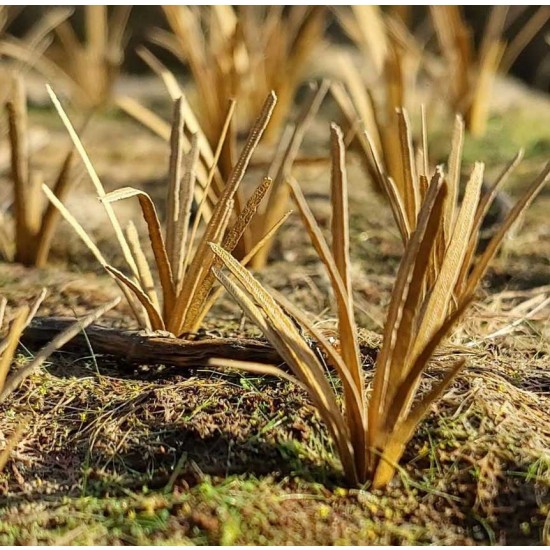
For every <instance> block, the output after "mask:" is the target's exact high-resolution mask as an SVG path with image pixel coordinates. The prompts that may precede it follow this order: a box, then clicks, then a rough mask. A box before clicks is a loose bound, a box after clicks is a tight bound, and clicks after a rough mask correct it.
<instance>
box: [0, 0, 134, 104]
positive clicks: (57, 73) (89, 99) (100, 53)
mask: <svg viewBox="0 0 550 550" xmlns="http://www.w3.org/2000/svg"><path fill="white" fill-rule="evenodd" d="M130 10H131V6H116V7H114V8H113V9H112V13H111V14H109V13H108V12H109V6H84V37H83V40H81V39H80V38H79V37H78V34H77V32H76V30H75V27H74V26H73V25H72V24H71V23H70V22H69V19H70V17H71V15H72V14H73V10H70V9H51V10H49V11H48V12H47V13H46V14H45V15H44V17H43V18H42V19H41V21H40V25H38V24H37V30H34V31H33V34H32V35H31V36H30V37H28V38H26V39H24V40H22V39H16V38H13V37H9V38H6V39H4V40H3V41H2V42H1V43H0V53H3V54H4V55H6V56H8V57H11V58H14V59H17V60H19V61H21V62H23V63H24V64H25V66H27V67H30V68H34V69H35V70H36V71H38V72H39V73H40V74H42V75H43V76H44V77H46V78H47V79H48V80H49V81H52V82H56V85H57V86H59V87H60V88H61V89H62V90H63V92H64V93H66V94H67V95H69V97H70V98H71V101H72V102H73V103H74V104H75V105H77V106H79V107H81V108H83V109H95V108H97V107H101V106H103V105H105V103H107V102H108V101H109V100H110V99H111V94H112V91H113V86H114V83H115V81H116V79H117V77H118V75H119V73H120V68H121V66H122V62H123V60H124V46H125V40H126V35H125V32H126V25H127V23H128V17H129V15H130ZM37 31H40V32H37ZM52 31H53V32H54V33H55V37H51V36H50V34H51V32H52Z"/></svg>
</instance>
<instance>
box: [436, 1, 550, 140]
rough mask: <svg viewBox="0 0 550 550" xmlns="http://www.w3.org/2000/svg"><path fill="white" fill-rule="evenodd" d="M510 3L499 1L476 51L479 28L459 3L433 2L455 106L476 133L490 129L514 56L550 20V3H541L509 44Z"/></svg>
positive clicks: (444, 81) (444, 78)
mask: <svg viewBox="0 0 550 550" xmlns="http://www.w3.org/2000/svg"><path fill="white" fill-rule="evenodd" d="M508 10H509V6H494V7H493V8H492V10H491V13H490V15H489V18H488V20H487V23H486V25H485V28H484V29H483V34H482V36H483V40H482V41H481V44H480V46H479V48H478V50H477V51H476V48H475V44H474V33H473V30H472V29H471V28H470V26H469V25H468V24H467V22H466V21H465V19H464V17H463V15H462V11H461V9H460V6H430V12H431V15H432V21H433V25H434V27H435V31H436V34H437V39H438V43H439V47H440V49H441V53H442V55H443V58H444V64H445V69H446V70H445V71H444V73H443V76H442V79H441V80H442V84H443V87H444V89H445V88H446V89H447V90H448V91H447V94H448V101H449V105H450V109H451V110H452V111H453V112H458V113H461V114H462V115H463V117H464V120H465V121H466V127H467V129H468V130H469V131H470V132H471V133H472V135H474V136H481V135H483V134H484V133H485V130H486V127H487V120H488V117H489V105H490V100H491V93H492V89H493V83H494V80H495V77H496V75H497V74H498V73H499V72H501V73H506V72H508V71H509V70H510V68H511V66H512V65H513V63H514V61H515V60H516V59H517V57H518V56H519V54H520V53H521V52H522V51H523V49H524V48H525V47H526V46H527V45H528V44H529V42H530V41H531V40H532V39H533V37H534V36H535V35H536V34H537V32H538V31H539V30H540V29H541V28H543V27H544V25H545V24H546V23H547V22H548V21H549V20H550V7H548V6H541V7H539V8H538V9H537V10H536V11H535V12H534V13H533V15H532V16H531V17H530V18H529V20H528V21H527V22H526V23H525V24H524V26H523V27H522V29H521V30H520V31H519V32H518V33H517V34H516V36H515V37H514V38H513V39H512V40H511V41H510V42H509V43H507V42H506V40H505V38H504V32H505V30H506V27H507V19H508Z"/></svg>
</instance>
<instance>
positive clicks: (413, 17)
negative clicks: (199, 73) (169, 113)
mask: <svg viewBox="0 0 550 550" xmlns="http://www.w3.org/2000/svg"><path fill="white" fill-rule="evenodd" d="M491 8H492V6H473V5H472V6H463V7H462V10H463V14H464V17H465V19H466V21H467V22H468V24H469V25H471V27H472V28H473V29H474V32H475V39H476V42H479V41H480V40H481V38H482V34H483V30H484V28H485V24H486V22H487V19H488V16H489V13H490V10H491ZM537 8H538V6H510V9H509V15H508V18H507V19H508V22H507V28H506V31H505V37H506V38H511V37H513V36H515V35H516V34H517V33H518V30H519V29H521V28H522V26H523V25H524V24H525V23H526V22H527V21H528V20H529V18H530V17H531V16H532V14H533V13H534V12H535V11H536V9H537ZM13 9H14V10H16V12H17V13H16V15H15V16H14V18H13V21H12V23H11V24H10V27H9V31H8V32H9V33H10V34H13V35H14V36H16V37H21V36H23V35H24V34H25V32H26V31H28V30H29V29H30V28H31V27H32V25H33V24H34V23H36V21H37V20H38V19H39V18H40V17H41V16H42V15H43V14H44V13H45V12H46V11H47V10H49V9H51V7H49V6H25V7H24V9H22V8H13ZM74 9H75V14H74V16H73V17H72V21H73V24H74V25H75V28H76V29H77V31H82V27H83V21H84V10H83V8H82V6H75V7H74ZM237 9H238V8H237ZM384 9H393V10H395V11H396V12H397V13H399V15H400V17H402V18H404V19H405V21H406V22H407V24H408V25H409V26H410V28H412V29H413V30H414V31H415V33H421V34H425V33H426V32H428V31H429V27H430V23H429V19H430V15H429V10H428V8H427V7H426V6H391V7H389V8H384ZM153 27H160V28H166V19H165V17H164V15H163V13H162V11H161V10H160V8H159V6H135V7H133V8H132V12H131V14H130V20H129V27H128V28H129V32H128V44H127V46H128V47H127V49H126V54H125V61H124V66H123V69H124V70H125V71H127V72H131V73H142V72H148V71H149V70H148V68H147V66H146V65H145V64H144V63H143V61H142V60H141V59H140V58H139V57H138V55H137V54H136V51H135V50H136V47H137V46H139V45H141V44H144V43H147V42H148V33H149V32H150V30H151V29H152V28H153ZM327 36H329V37H330V38H331V39H332V40H334V41H336V42H339V43H346V42H349V39H348V38H347V37H346V36H345V34H344V33H343V32H342V30H341V28H340V26H339V25H338V23H337V21H336V18H335V16H334V15H330V16H329V22H328V25H327ZM434 43H435V37H434V39H433V40H431V42H430V43H429V44H431V45H434ZM549 44H550V24H548V23H547V24H546V25H545V26H544V27H543V28H542V29H541V30H539V31H538V32H537V34H536V36H535V37H534V39H533V40H531V41H530V43H529V44H528V45H527V46H526V47H525V49H524V50H523V51H522V52H521V53H520V55H519V56H518V58H517V59H516V61H515V62H514V64H513V66H512V68H511V71H510V74H512V75H513V76H515V77H517V78H519V79H521V80H523V81H524V82H526V83H527V84H529V85H530V86H533V87H534V88H537V89H539V90H543V91H546V92H550V45H549ZM151 50H152V51H153V52H154V53H155V55H157V56H158V57H159V58H160V59H161V60H162V61H163V62H165V63H166V64H167V65H168V66H169V67H170V68H173V67H178V69H179V70H181V69H182V67H181V65H180V64H178V63H177V62H176V61H175V59H174V57H173V56H172V55H170V54H169V53H167V52H166V51H165V50H162V49H161V48H156V47H154V46H151Z"/></svg>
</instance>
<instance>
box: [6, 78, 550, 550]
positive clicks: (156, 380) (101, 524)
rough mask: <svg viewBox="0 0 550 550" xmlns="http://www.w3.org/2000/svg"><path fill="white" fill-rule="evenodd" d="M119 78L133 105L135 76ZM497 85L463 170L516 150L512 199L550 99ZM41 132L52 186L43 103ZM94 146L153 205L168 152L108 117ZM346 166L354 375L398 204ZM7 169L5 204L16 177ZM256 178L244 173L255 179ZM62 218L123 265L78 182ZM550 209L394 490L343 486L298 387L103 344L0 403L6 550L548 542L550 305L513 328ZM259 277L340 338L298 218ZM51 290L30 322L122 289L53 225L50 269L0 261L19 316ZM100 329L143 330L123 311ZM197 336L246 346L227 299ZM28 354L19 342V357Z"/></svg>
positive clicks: (56, 139) (541, 294) (381, 293)
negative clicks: (156, 361) (145, 357)
mask: <svg viewBox="0 0 550 550" xmlns="http://www.w3.org/2000/svg"><path fill="white" fill-rule="evenodd" d="M125 84H126V86H127V87H128V89H130V90H132V92H135V93H137V92H138V90H139V86H136V84H135V82H134V81H132V80H130V79H128V80H127V81H125ZM499 86H500V88H498V90H500V91H501V92H502V91H503V90H504V92H502V93H497V94H495V96H498V105H497V106H496V109H495V114H494V115H493V116H492V118H491V120H490V125H489V130H488V133H487V136H486V138H485V139H484V140H478V141H474V140H471V139H469V138H468V140H467V143H466V153H465V156H466V159H465V160H466V162H465V173H467V172H468V170H469V166H470V163H471V162H473V161H474V160H484V161H486V162H487V170H488V174H489V180H490V176H491V175H494V174H495V173H496V171H497V170H498V168H499V167H501V166H502V164H503V163H504V162H505V161H506V160H508V159H509V158H510V156H511V155H512V154H514V153H515V151H516V149H517V148H518V147H519V146H523V147H525V149H526V158H525V161H524V162H523V163H522V165H521V167H520V168H519V170H518V171H517V173H516V175H515V176H514V177H513V178H512V180H511V181H510V182H509V184H508V186H507V188H506V191H507V193H509V195H510V196H511V197H514V196H517V194H518V192H520V191H521V189H522V188H523V187H524V186H525V185H527V184H528V183H529V182H530V181H531V179H532V177H534V175H535V174H536V173H537V171H540V169H542V166H543V165H544V162H545V161H547V160H548V158H549V153H550V130H549V128H550V101H549V100H548V99H547V98H544V97H541V96H536V95H534V94H533V93H532V92H529V91H527V90H525V89H523V88H521V86H519V85H517V84H515V83H511V82H504V83H500V84H499ZM145 89H146V90H147V94H150V95H148V97H147V98H146V99H147V100H149V101H151V100H152V99H151V98H152V97H153V99H154V97H155V94H156V96H157V97H158V98H162V97H163V95H162V89H161V88H160V86H158V89H157V88H155V86H154V85H147V86H144V90H145ZM151 90H153V93H151ZM36 97H40V93H39V92H37V94H36ZM158 101H160V99H159V100H158ZM333 114H334V109H333V108H332V107H331V106H330V105H328V106H326V107H325V108H324V109H323V110H322V112H321V114H320V116H319V121H318V122H317V123H316V125H315V126H314V128H313V129H312V131H310V132H309V134H308V137H307V140H306V145H305V147H304V151H306V153H307V154H314V155H326V153H327V143H328V122H329V120H330V118H331V117H332V116H333ZM77 118H78V116H77ZM31 122H32V127H33V128H34V131H38V130H39V129H42V130H47V131H48V132H49V134H48V136H49V137H48V140H47V142H46V143H45V144H44V146H43V147H42V148H41V149H40V150H38V151H37V152H36V153H35V155H34V163H35V165H36V167H39V168H40V169H41V170H42V173H43V174H44V177H45V180H46V181H49V179H48V178H49V177H51V174H53V173H54V171H55V168H56V165H58V163H59V162H60V159H61V158H62V157H63V155H64V153H65V151H66V148H67V147H68V143H69V142H68V138H67V136H66V135H65V133H64V131H63V129H62V126H61V124H60V122H59V121H58V120H57V119H56V117H55V115H54V114H53V112H52V111H51V110H50V109H49V108H46V107H44V106H40V105H39V102H38V103H36V104H35V107H34V108H33V109H31ZM448 129H449V126H448V124H445V123H444V122H441V120H440V119H439V118H437V122H434V125H433V134H432V136H431V142H432V146H433V149H432V151H433V153H434V155H435V157H436V158H439V159H441V160H443V159H444V158H445V155H446V153H447V151H448V149H447V144H448V143H449V141H448V136H449V131H448ZM85 143H86V146H87V149H88V151H89V154H90V156H91V158H92V161H93V162H94V164H95V166H96V169H97V171H98V173H99V174H100V176H101V177H102V179H103V181H104V183H105V186H106V187H107V188H108V189H115V188H117V187H120V186H123V185H132V186H135V187H141V188H144V189H146V190H148V191H149V192H150V193H151V194H152V195H153V196H154V197H155V199H159V200H161V199H162V195H163V192H164V190H163V188H162V180H163V178H164V177H165V175H166V168H167V158H168V148H167V146H166V144H164V143H163V142H162V141H161V140H160V139H158V138H156V137H154V136H152V135H151V134H150V133H148V132H147V131H146V130H144V129H143V128H141V127H140V126H139V125H138V124H136V123H134V122H132V121H130V120H129V119H128V118H126V117H125V116H124V115H122V114H121V113H118V112H116V111H114V110H109V111H107V112H106V113H103V114H101V115H97V116H96V117H95V118H94V119H93V120H92V121H91V123H90V125H89V127H88V129H87V133H86V135H85ZM2 147H6V144H5V140H4V141H3V142H2ZM0 153H3V152H1V151H0ZM0 158H4V157H3V156H2V154H0ZM348 165H349V171H350V191H351V195H352V200H351V207H350V209H351V217H352V231H351V238H352V255H353V285H354V289H355V290H356V295H357V310H358V311H357V314H358V319H359V322H360V325H361V326H362V327H363V328H362V332H361V335H362V338H363V340H364V343H365V345H366V346H367V347H368V348H370V349H372V353H371V354H369V355H367V356H365V365H364V366H365V371H366V376H367V379H370V377H372V365H373V360H374V357H375V355H376V350H377V349H378V346H379V344H380V338H379V336H378V334H379V333H380V332H381V326H382V323H383V322H384V312H385V309H386V306H387V304H388V300H389V294H390V291H391V286H392V282H393V276H394V273H395V268H396V266H397V263H398V261H399V257H400V253H401V245H400V241H399V238H398V234H397V230H396V228H395V226H394V224H393V222H392V218H391V213H390V211H389V208H387V206H386V205H385V203H384V200H383V199H382V198H381V197H380V196H378V195H377V194H376V193H374V192H373V191H372V189H371V187H370V184H369V182H368V179H367V176H366V175H365V174H364V173H363V171H362V169H361V165H360V162H359V160H358V158H357V157H356V156H355V155H353V154H350V155H349V159H348ZM328 166H329V165H328V162H323V161H322V160H320V161H319V162H318V163H316V164H315V165H313V166H298V167H297V168H296V170H295V176H296V178H297V179H298V181H300V183H301V184H302V186H303V188H304V191H305V194H306V196H307V197H308V198H309V199H310V201H311V205H312V208H313V209H314V211H315V213H316V215H317V217H318V219H319V220H320V221H321V222H323V223H324V225H325V227H326V222H327V220H328V215H329V211H330V210H329V203H328V193H327V192H328V183H329V180H328V178H329V172H330V171H329V170H328ZM1 169H2V170H3V172H4V173H3V175H2V180H3V181H2V183H1V186H0V193H2V196H3V197H5V196H7V193H8V189H9V188H8V184H7V165H2V166H1ZM261 175H262V172H261V170H258V169H256V170H254V171H253V172H252V173H251V174H250V177H249V182H251V183H253V182H256V181H258V178H259V177H261ZM69 208H70V209H71V210H72V211H73V212H74V213H75V215H76V217H77V218H79V219H80V220H84V221H85V223H86V227H88V228H89V229H90V231H91V233H92V234H93V235H94V236H95V238H96V240H97V241H98V243H99V245H100V248H101V249H102V250H103V251H104V253H105V255H106V256H107V257H109V258H113V256H114V255H115V254H116V252H115V251H114V250H113V245H112V244H111V243H112V235H111V234H110V233H109V231H108V228H107V224H106V222H105V219H104V218H103V211H102V209H101V207H100V205H99V203H98V202H97V200H96V199H95V197H94V195H93V190H92V186H91V183H90V182H89V180H88V179H87V178H82V180H81V181H80V183H79V184H78V185H77V186H76V188H75V189H74V191H73V192H72V193H71V197H70V200H69ZM117 212H118V213H120V217H121V218H122V219H130V218H132V219H135V220H139V218H140V216H139V213H138V212H137V210H135V205H133V204H132V201H128V202H127V203H125V204H122V205H117ZM548 212H550V189H549V188H548V187H547V188H546V189H545V190H543V192H542V194H541V195H540V196H539V198H538V199H537V201H536V202H535V203H534V204H533V206H532V207H531V209H530V210H529V211H528V213H527V214H526V216H525V218H524V219H523V220H522V223H521V226H520V227H518V228H517V230H516V231H515V233H514V234H513V237H512V238H510V239H508V241H507V242H506V244H505V247H504V250H503V252H502V254H501V255H500V256H499V257H498V259H497V260H496V261H495V262H494V264H493V267H492V269H491V270H490V274H489V276H488V277H487V278H486V280H485V281H484V285H483V288H482V289H481V290H480V292H479V300H478V301H477V302H476V305H475V306H473V307H472V309H471V310H470V313H469V314H468V315H467V317H466V319H465V321H464V322H463V323H462V324H461V325H460V326H459V327H458V328H457V330H456V331H455V333H454V334H453V336H452V338H451V342H450V343H449V346H447V347H445V348H444V349H442V350H440V352H439V354H438V355H437V357H436V359H435V360H434V362H433V365H432V367H431V368H430V371H429V373H428V375H427V376H426V377H425V381H424V386H425V388H428V387H429V386H430V380H433V379H434V377H437V376H438V373H439V371H440V368H441V365H442V364H443V363H444V362H445V361H446V358H447V357H448V356H449V355H450V354H451V353H452V354H454V355H456V354H457V353H460V354H464V355H466V356H467V367H466V368H465V369H464V371H463V372H462V374H461V375H460V376H459V377H458V378H457V379H456V381H455V382H454V383H453V384H452V386H451V388H450V389H449V391H448V392H447V393H446V394H445V395H444V397H443V398H442V399H441V400H440V401H439V402H438V403H437V405H436V406H435V407H433V410H432V412H431V414H430V416H429V417H428V418H427V419H426V420H425V421H424V422H423V423H422V424H421V426H420V428H419V429H418V431H417V433H416V435H415V437H414V438H413V440H412V441H411V442H410V444H409V445H408V447H407V451H406V454H405V456H404V458H403V460H402V469H401V470H400V471H399V474H398V476H397V477H396V479H394V481H393V482H392V484H391V486H390V487H389V488H388V489H387V490H385V491H371V490H369V488H368V487H364V488H362V489H355V488H354V489H350V488H348V487H346V485H345V482H344V480H343V479H342V477H341V473H340V469H339V464H338V461H337V459H336V457H335V454H334V452H333V449H332V446H331V443H330V440H329V438H328V435H327V432H326V430H325V428H324V426H323V425H322V424H321V422H320V420H319V418H318V417H317V415H316V413H315V411H314V409H313V407H312V406H311V404H310V403H309V401H308V399H307V397H306V395H305V394H304V392H302V391H301V390H300V389H298V388H296V387H294V386H292V385H291V384H289V383H287V382H283V381H278V380H273V379H269V378H261V377H254V376H250V375H246V376H245V375H240V374H236V373H230V372H220V371H214V370H208V369H189V370H185V371H181V370H180V371H177V370H175V369H170V368H165V369H162V368H149V369H143V368H140V369H137V368H132V367H129V366H127V365H124V364H122V363H118V362H117V361H116V360H114V359H112V358H109V357H103V356H99V355H97V354H95V353H94V352H93V349H90V352H89V353H87V354H74V353H68V352H63V353H58V354H56V355H55V356H54V357H53V358H52V359H51V360H50V361H49V362H48V363H47V366H46V368H44V369H43V370H41V371H40V372H38V373H36V374H35V375H33V376H32V377H31V378H30V379H28V380H27V381H26V382H25V383H24V384H23V386H22V387H20V388H19V389H18V391H17V392H16V393H15V394H14V395H13V397H12V399H11V400H10V401H9V402H8V403H6V404H4V405H2V406H1V407H0V447H1V446H2V445H3V443H4V441H5V439H6V437H7V436H9V434H10V433H12V431H13V430H14V428H15V426H16V425H17V424H18V423H19V422H20V420H21V418H25V419H26V420H25V423H26V430H25V434H24V437H23V439H22V441H21V443H20V444H19V445H18V447H17V449H16V451H15V452H14V454H13V458H12V460H11V461H10V462H9V463H8V465H7V467H6V469H5V471H4V472H3V473H2V474H0V543H1V544H4V545H14V544H58V545H59V544H206V543H209V544H289V543H290V544H317V543H319V544H358V543H364V544H368V543H371V544H389V543H395V544H435V543H437V544H479V543H485V544H521V545H524V544H525V545H526V544H540V543H543V542H549V541H550V422H549V421H548V411H549V410H550V360H549V355H548V354H549V352H550V324H549V323H548V319H549V314H550V307H549V306H548V303H546V306H545V307H542V308H540V309H539V311H538V312H536V314H535V315H534V316H533V317H532V318H530V319H525V318H524V317H525V315H526V314H527V313H528V312H529V311H530V310H531V309H533V308H534V307H536V306H537V304H541V303H543V302H544V300H545V299H546V297H548V296H549V295H550V223H549V222H548ZM114 259H115V260H116V256H115V257H114ZM289 266H291V268H289ZM258 276H259V277H260V279H261V280H263V281H265V282H267V283H269V284H270V285H272V286H273V287H275V288H278V289H282V290H284V291H285V293H286V294H287V295H288V296H289V297H290V298H291V299H292V300H293V301H294V302H295V303H297V304H299V305H301V306H302V307H303V308H304V309H307V310H308V311H310V312H311V313H313V314H315V315H318V320H322V321H323V327H324V328H327V329H330V327H331V326H333V325H334V318H333V313H332V310H331V300H330V297H329V293H328V288H329V285H328V281H327V279H326V276H325V274H324V272H323V269H322V267H321V265H320V263H319V261H318V260H317V259H316V257H315V254H314V251H313V249H312V247H311V245H310V243H309V241H308V240H307V236H306V235H305V232H304V231H303V229H302V227H301V225H300V221H299V219H298V217H297V216H295V215H294V216H291V218H290V219H289V220H288V222H287V223H286V224H285V226H284V227H283V228H282V229H281V231H280V233H279V236H278V244H277V245H276V246H275V248H274V250H273V252H272V262H271V263H270V265H269V266H268V267H267V268H266V269H265V270H263V271H262V272H261V273H259V274H258ZM42 286H46V287H47V288H48V289H49V294H48V297H47V299H46V301H45V303H44V306H43V308H42V309H41V311H40V314H41V315H74V314H83V313H84V312H86V311H89V310H90V309H92V308H93V307H97V306H98V305H100V304H101V303H103V302H104V301H105V300H107V299H108V298H111V297H113V296H116V295H117V292H118V290H117V288H116V286H115V285H114V283H113V282H112V281H111V279H109V278H108V277H107V276H106V275H105V274H103V273H102V270H101V268H100V266H98V265H97V264H96V263H95V262H94V260H93V258H92V257H91V255H90V254H89V253H88V251H87V250H86V249H85V248H84V246H83V245H82V244H81V242H80V241H79V240H78V238H77V237H76V236H75V235H74V234H73V233H72V231H71V229H70V228H69V227H68V226H67V225H65V224H62V225H61V226H60V228H59V230H58V233H57V237H56V243H55V246H54V252H53V255H52V262H51V265H50V267H48V268H46V269H43V270H29V269H26V268H23V267H21V266H18V265H9V264H5V263H3V264H0V288H1V293H2V294H3V295H5V296H6V297H7V298H8V299H9V301H10V305H11V306H16V305H18V304H21V303H22V302H23V301H24V300H29V299H31V298H32V297H33V296H35V295H36V294H37V293H38V291H39V290H40V288H41V287H42ZM101 322H102V323H103V324H108V325H116V326H121V327H125V328H132V327H133V326H134V325H133V322H132V320H131V317H130V313H129V311H128V309H127V308H126V306H124V305H121V306H119V307H118V308H117V310H116V311H114V312H111V313H109V314H107V316H106V317H105V318H104V319H103V320H102V321H101ZM204 331H205V333H207V334H209V335H211V336H219V335H222V334H223V335H224V336H230V335H231V336H236V337H238V336H239V335H248V336H251V335H252V336H258V332H257V331H256V330H255V329H254V328H252V327H251V326H250V324H249V323H248V322H244V321H243V319H242V316H241V314H240V313H239V312H238V310H237V308H236V307H235V306H234V304H233V303H232V302H231V301H230V300H229V299H228V298H222V299H221V300H220V302H219V303H218V305H217V306H216V307H215V309H214V310H213V312H212V313H211V314H210V316H209V318H208V320H207V323H206V327H205V329H204ZM497 331H500V332H501V334H498V333H497ZM495 333H496V334H495ZM32 353H33V350H30V349H22V350H21V353H20V361H22V362H23V361H24V360H25V358H26V357H29V356H30V355H31V354H32Z"/></svg>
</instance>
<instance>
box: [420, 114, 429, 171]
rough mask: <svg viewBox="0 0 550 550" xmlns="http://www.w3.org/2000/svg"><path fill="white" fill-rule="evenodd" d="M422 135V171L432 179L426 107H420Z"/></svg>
mask: <svg viewBox="0 0 550 550" xmlns="http://www.w3.org/2000/svg"><path fill="white" fill-rule="evenodd" d="M420 119H421V121H422V122H421V128H422V130H421V135H422V169H423V172H424V174H422V175H423V176H425V177H426V178H427V179H429V178H430V162H429V160H430V155H429V151H428V122H427V121H426V107H425V106H424V104H422V105H421V106H420Z"/></svg>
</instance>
